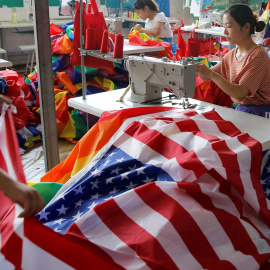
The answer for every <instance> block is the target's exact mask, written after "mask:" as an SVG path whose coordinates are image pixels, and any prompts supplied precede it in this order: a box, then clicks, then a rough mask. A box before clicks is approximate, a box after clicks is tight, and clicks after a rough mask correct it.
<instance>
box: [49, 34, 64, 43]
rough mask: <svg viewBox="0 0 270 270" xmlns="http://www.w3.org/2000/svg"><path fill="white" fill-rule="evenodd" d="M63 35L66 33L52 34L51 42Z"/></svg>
mask: <svg viewBox="0 0 270 270" xmlns="http://www.w3.org/2000/svg"><path fill="white" fill-rule="evenodd" d="M63 35H65V34H59V35H53V36H51V42H52V41H53V40H55V39H57V38H60V37H62V36H63Z"/></svg>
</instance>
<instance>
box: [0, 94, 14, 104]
mask: <svg viewBox="0 0 270 270" xmlns="http://www.w3.org/2000/svg"><path fill="white" fill-rule="evenodd" d="M3 102H5V103H7V104H11V103H12V99H11V98H9V97H6V96H4V95H1V94H0V104H2V103H3Z"/></svg>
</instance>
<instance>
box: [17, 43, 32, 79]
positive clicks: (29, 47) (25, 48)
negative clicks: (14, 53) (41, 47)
mask: <svg viewBox="0 0 270 270" xmlns="http://www.w3.org/2000/svg"><path fill="white" fill-rule="evenodd" d="M18 47H19V49H20V50H21V51H22V52H27V53H28V55H27V62H26V66H25V76H27V73H28V71H29V73H31V72H32V71H33V69H34V60H35V53H36V48H35V45H20V46H18Z"/></svg>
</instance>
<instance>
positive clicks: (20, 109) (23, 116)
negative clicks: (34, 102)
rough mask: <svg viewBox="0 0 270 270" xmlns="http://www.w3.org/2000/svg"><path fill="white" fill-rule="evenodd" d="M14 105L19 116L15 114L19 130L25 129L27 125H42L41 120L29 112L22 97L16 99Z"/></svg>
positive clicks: (16, 125) (15, 121)
mask: <svg viewBox="0 0 270 270" xmlns="http://www.w3.org/2000/svg"><path fill="white" fill-rule="evenodd" d="M12 104H13V105H14V106H16V108H17V114H13V118H14V123H15V127H16V129H17V130H18V129H21V128H23V127H25V126H26V125H36V124H40V118H39V117H38V116H36V115H35V114H33V113H32V112H31V111H30V110H29V108H28V107H27V106H26V104H25V102H24V99H23V98H22V97H20V96H18V97H16V98H15V99H14V100H13V102H12Z"/></svg>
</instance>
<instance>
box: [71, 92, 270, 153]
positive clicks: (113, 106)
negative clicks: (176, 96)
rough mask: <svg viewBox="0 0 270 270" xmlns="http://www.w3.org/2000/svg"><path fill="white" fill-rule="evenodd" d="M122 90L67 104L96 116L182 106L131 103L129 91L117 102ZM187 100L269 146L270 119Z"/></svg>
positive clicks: (200, 110)
mask: <svg viewBox="0 0 270 270" xmlns="http://www.w3.org/2000/svg"><path fill="white" fill-rule="evenodd" d="M124 90H125V89H119V90H113V91H107V92H103V93H99V94H93V95H87V96H86V99H85V100H83V98H82V97H77V98H71V99H69V100H68V106H70V107H73V108H75V109H78V110H81V111H84V112H86V113H89V114H92V115H96V116H101V114H102V113H103V112H105V111H109V110H121V109H127V108H135V107H143V106H166V107H178V108H182V106H180V105H178V104H177V105H173V104H172V103H171V102H168V103H165V104H163V105H157V104H153V105H146V104H140V103H133V102H131V101H130V100H129V97H130V92H129V93H127V95H126V96H125V98H124V101H123V102H117V100H119V98H120V97H121V96H122V94H123V93H124ZM189 100H190V103H195V104H198V105H197V107H196V108H195V110H196V111H197V112H198V113H202V112H206V111H210V110H212V109H215V110H216V111H217V112H218V113H219V114H220V116H221V117H222V118H223V119H225V120H228V121H231V122H232V123H233V124H234V125H235V126H236V127H237V128H238V129H239V130H241V131H242V132H244V133H248V134H249V135H250V136H252V137H253V138H255V139H256V140H258V141H259V142H260V143H261V144H262V147H263V150H267V149H269V148H270V136H269V134H270V119H267V118H263V117H260V116H255V115H252V114H248V113H244V112H240V111H235V110H233V109H229V108H225V107H221V106H218V105H213V104H210V103H207V102H203V101H199V100H195V99H189ZM174 102H176V103H177V101H176V100H174ZM178 103H179V101H178Z"/></svg>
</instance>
